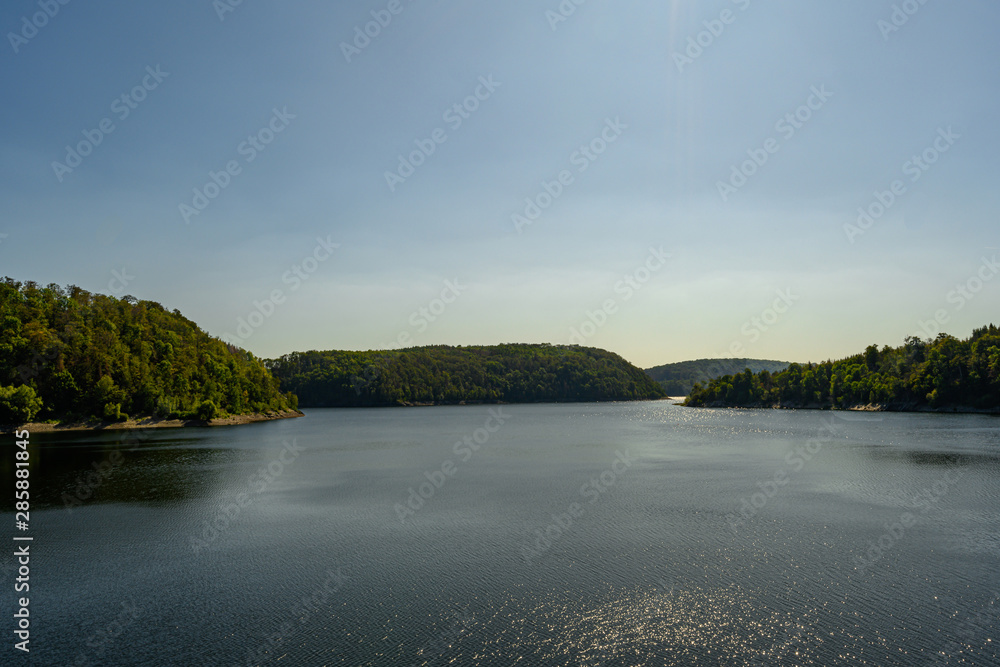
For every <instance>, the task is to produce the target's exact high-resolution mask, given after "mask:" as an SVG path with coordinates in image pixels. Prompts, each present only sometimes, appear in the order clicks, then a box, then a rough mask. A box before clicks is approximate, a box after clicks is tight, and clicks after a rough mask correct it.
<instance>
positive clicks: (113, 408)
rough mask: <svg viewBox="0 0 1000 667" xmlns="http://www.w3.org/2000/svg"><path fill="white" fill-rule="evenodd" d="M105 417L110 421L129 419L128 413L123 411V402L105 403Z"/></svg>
mask: <svg viewBox="0 0 1000 667" xmlns="http://www.w3.org/2000/svg"><path fill="white" fill-rule="evenodd" d="M103 417H104V420H105V421H109V422H123V421H128V415H127V414H125V413H124V412H122V404H121V403H105V404H104V412H103Z"/></svg>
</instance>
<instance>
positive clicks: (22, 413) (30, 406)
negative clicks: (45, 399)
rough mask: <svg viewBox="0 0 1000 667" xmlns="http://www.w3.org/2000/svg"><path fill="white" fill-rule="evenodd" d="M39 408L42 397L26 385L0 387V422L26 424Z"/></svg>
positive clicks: (15, 424)
mask: <svg viewBox="0 0 1000 667" xmlns="http://www.w3.org/2000/svg"><path fill="white" fill-rule="evenodd" d="M41 409H42V399H41V398H39V397H38V395H37V394H35V390H34V389H32V388H31V387H29V386H28V385H25V384H22V385H21V386H20V387H16V388H15V387H0V424H12V425H14V426H19V425H21V424H26V423H28V422H30V421H31V420H32V419H34V418H35V415H37V414H38V411H39V410H41Z"/></svg>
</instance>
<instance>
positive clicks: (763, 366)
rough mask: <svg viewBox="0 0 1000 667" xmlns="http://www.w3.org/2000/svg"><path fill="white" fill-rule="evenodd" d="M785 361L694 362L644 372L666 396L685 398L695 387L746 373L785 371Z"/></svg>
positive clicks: (697, 360)
mask: <svg viewBox="0 0 1000 667" xmlns="http://www.w3.org/2000/svg"><path fill="white" fill-rule="evenodd" d="M788 366H789V362H787V361H771V360H768V359H696V360H694V361H679V362H677V363H673V364H664V365H662V366H654V367H653V368H647V369H646V375H648V376H649V377H651V378H653V380H655V381H656V382H658V383H659V384H660V386H661V387H663V390H664V391H665V392H667V395H668V396H687V395H688V394H690V393H691V389H693V388H694V385H695V384H697V383H702V384H705V383H707V382H709V381H710V380H714V379H715V378H718V377H722V376H724V375H735V374H736V373H742V372H743V371H745V370H746V369H748V368H749V369H750V371H751V372H752V373H759V372H761V371H767V372H768V373H777V372H778V371H783V370H785V369H786V368H788Z"/></svg>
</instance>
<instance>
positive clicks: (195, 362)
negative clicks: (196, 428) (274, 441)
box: [0, 278, 296, 424]
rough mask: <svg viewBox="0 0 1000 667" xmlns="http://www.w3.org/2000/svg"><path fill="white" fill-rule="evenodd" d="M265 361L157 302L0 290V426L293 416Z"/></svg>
mask: <svg viewBox="0 0 1000 667" xmlns="http://www.w3.org/2000/svg"><path fill="white" fill-rule="evenodd" d="M295 405H296V400H295V397H294V396H292V395H283V394H282V393H281V392H279V390H278V382H277V380H275V379H274V378H273V377H272V376H271V374H270V373H269V372H268V370H267V368H266V367H265V366H264V364H263V363H262V361H261V360H259V359H256V358H255V357H254V356H253V355H251V354H250V353H249V352H246V351H244V350H241V349H239V348H236V347H233V346H229V345H227V344H226V343H224V342H223V341H221V340H219V339H217V338H213V337H211V336H209V335H208V334H207V333H205V332H204V331H202V330H201V329H199V328H198V326H197V325H195V323H194V322H192V321H191V320H188V319H187V318H185V317H184V316H183V315H181V314H180V313H179V312H178V311H177V310H174V311H173V312H168V311H167V310H166V309H165V308H164V307H163V306H161V305H160V304H158V303H155V302H152V301H138V300H136V299H135V298H134V297H131V296H126V297H123V298H121V299H117V298H114V297H110V296H104V295H102V294H91V293H90V292H87V291H86V290H83V289H80V288H79V287H76V286H75V285H70V286H69V287H66V288H62V287H60V286H59V285H55V284H52V285H48V286H47V287H39V286H38V285H37V284H35V283H33V282H26V283H20V282H17V281H14V280H12V279H11V278H4V279H3V281H2V282H0V424H21V423H25V422H29V421H33V420H36V419H40V420H59V421H68V420H91V419H98V420H109V421H121V420H125V419H127V418H128V416H129V415H133V416H158V417H167V418H180V419H212V418H214V417H218V416H224V415H225V414H246V413H253V412H269V411H276V410H287V409H291V408H294V407H295Z"/></svg>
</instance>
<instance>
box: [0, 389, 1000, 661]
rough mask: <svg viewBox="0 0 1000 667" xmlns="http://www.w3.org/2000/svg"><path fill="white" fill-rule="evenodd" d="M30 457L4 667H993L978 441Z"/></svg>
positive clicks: (887, 418) (455, 418) (357, 425)
mask: <svg viewBox="0 0 1000 667" xmlns="http://www.w3.org/2000/svg"><path fill="white" fill-rule="evenodd" d="M4 439H5V442H6V443H10V442H11V441H12V440H13V438H11V437H10V436H4ZM31 443H32V445H31V446H32V468H31V471H32V477H31V480H32V524H31V533H32V535H33V536H34V542H33V543H32V546H31V554H32V559H31V575H30V576H31V583H30V585H31V591H30V599H31V614H32V634H31V644H30V646H31V653H30V658H29V660H28V661H27V664H37V665H90V664H94V665H97V664H102V665H203V664H204V665H264V664H273V665H351V666H358V665H372V666H374V665H390V666H395V665H399V666H404V665H405V666H410V665H428V666H429V665H505V666H506V665H525V666H530V667H534V666H543V667H544V666H550V665H551V666H555V665H567V666H568V665H574V666H575V665H586V666H591V667H597V666H599V665H607V666H609V667H610V666H618V665H623V666H625V665H627V666H636V665H650V666H656V667H660V666H663V665H688V664H698V665H748V664H788V665H855V664H869V665H932V664H936V665H945V664H979V665H987V664H994V665H996V664H1000V657H998V653H1000V652H998V650H997V645H998V643H1000V634H998V632H997V630H998V628H1000V614H998V611H1000V513H998V511H997V510H998V508H1000V420H998V419H997V418H995V417H989V416H980V415H938V414H893V413H853V412H852V413H833V412H819V411H816V412H813V411H765V410H703V409H689V408H682V407H679V406H675V405H672V404H671V403H669V402H667V401H657V402H638V403H614V404H553V405H548V404H546V405H510V406H454V407H427V408H401V409H313V410H306V416H305V417H304V418H301V419H292V420H284V421H276V422H267V423H262V424H253V425H247V426H236V427H219V428H185V429H160V430H149V431H145V432H140V433H133V434H128V435H125V436H123V434H122V433H121V432H109V433H79V432H78V433H63V434H44V433H37V434H33V435H32V437H31ZM5 451H8V452H12V451H13V449H12V448H8V447H5ZM12 458H13V455H12V454H11V455H9V456H7V457H5V461H4V463H3V466H4V468H3V470H4V478H5V481H4V483H5V484H7V485H8V486H7V487H6V488H8V489H10V488H13V476H12V473H11V461H10V460H7V459H12ZM7 495H8V494H6V493H5V494H4V496H5V497H7ZM4 503H5V504H4V506H3V509H4V512H5V515H4V520H5V521H6V522H7V525H9V526H11V527H10V528H9V529H8V534H9V535H12V534H14V533H15V531H14V529H13V523H14V517H13V509H14V508H13V504H12V502H11V501H10V500H5V501H4ZM7 551H8V553H7V555H5V556H4V557H3V559H2V560H0V570H2V571H3V579H4V580H5V581H9V582H13V579H14V577H15V576H16V575H15V574H14V563H15V561H14V559H13V557H12V556H11V555H10V550H7ZM6 585H7V584H5V586H6ZM7 590H8V593H7V594H6V595H4V596H3V605H4V607H3V608H4V611H5V613H7V614H8V615H7V616H6V617H7V618H8V619H10V618H11V616H10V615H9V614H12V613H13V612H14V611H15V609H14V594H13V593H12V592H11V591H10V589H7ZM10 623H11V622H10V621H9V620H8V624H10ZM7 636H8V641H10V642H11V644H13V641H14V640H13V639H12V638H11V635H10V634H9V630H8V635H7ZM12 650H13V649H11V648H9V647H8V648H6V649H5V651H12ZM20 657H21V656H20V655H18V658H19V659H18V664H21V662H24V661H22V660H20ZM963 661H964V662H963ZM10 664H13V663H10Z"/></svg>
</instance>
